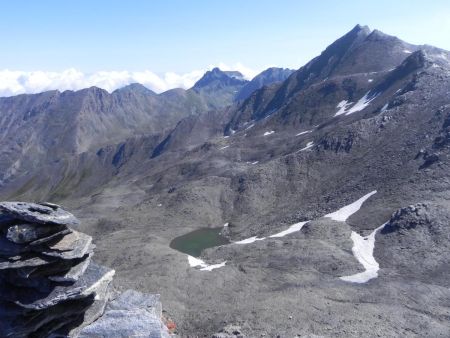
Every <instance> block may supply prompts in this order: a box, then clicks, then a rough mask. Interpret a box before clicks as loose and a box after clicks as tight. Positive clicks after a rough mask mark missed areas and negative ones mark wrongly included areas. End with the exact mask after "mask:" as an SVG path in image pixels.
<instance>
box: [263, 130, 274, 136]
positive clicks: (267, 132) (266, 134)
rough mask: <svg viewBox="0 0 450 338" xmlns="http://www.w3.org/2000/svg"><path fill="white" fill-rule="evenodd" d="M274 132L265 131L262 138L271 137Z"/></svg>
mask: <svg viewBox="0 0 450 338" xmlns="http://www.w3.org/2000/svg"><path fill="white" fill-rule="evenodd" d="M274 132H275V131H274V130H271V131H266V132H265V133H264V135H263V136H268V135H272V134H273V133H274Z"/></svg>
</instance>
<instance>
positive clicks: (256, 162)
mask: <svg viewBox="0 0 450 338" xmlns="http://www.w3.org/2000/svg"><path fill="white" fill-rule="evenodd" d="M258 163H259V161H255V162H252V163H251V164H258Z"/></svg>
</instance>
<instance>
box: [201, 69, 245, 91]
mask: <svg viewBox="0 0 450 338" xmlns="http://www.w3.org/2000/svg"><path fill="white" fill-rule="evenodd" d="M246 82H248V81H246V80H244V76H243V75H242V74H241V73H240V72H237V71H222V70H220V69H219V68H218V67H216V68H213V69H212V70H210V71H207V72H206V73H205V75H203V77H202V78H201V79H200V80H198V81H197V82H196V83H195V85H194V87H193V88H194V89H202V88H205V87H209V86H214V85H222V86H235V85H243V84H245V83H246Z"/></svg>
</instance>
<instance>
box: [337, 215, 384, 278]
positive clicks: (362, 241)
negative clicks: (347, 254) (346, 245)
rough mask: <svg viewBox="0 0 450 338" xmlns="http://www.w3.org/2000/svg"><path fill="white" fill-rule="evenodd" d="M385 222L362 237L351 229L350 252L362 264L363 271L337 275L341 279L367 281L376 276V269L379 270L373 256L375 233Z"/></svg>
mask: <svg viewBox="0 0 450 338" xmlns="http://www.w3.org/2000/svg"><path fill="white" fill-rule="evenodd" d="M385 224H386V223H385ZM385 224H383V225H382V226H380V227H378V228H376V229H375V230H374V231H372V233H370V235H369V236H366V237H362V236H361V235H359V234H357V233H356V232H354V231H352V234H351V239H352V241H353V247H352V252H353V255H354V256H355V258H356V259H357V260H358V262H359V263H361V264H362V266H363V267H364V269H365V271H363V272H359V273H356V274H354V275H350V276H342V277H339V278H340V279H341V280H343V281H345V282H351V283H367V282H368V281H369V280H371V279H373V278H377V277H378V270H380V265H379V264H378V262H377V261H376V260H375V257H374V256H373V250H374V248H375V236H376V234H377V231H378V230H381V229H382V228H383V227H384V226H385Z"/></svg>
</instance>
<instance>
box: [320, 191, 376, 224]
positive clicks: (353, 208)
mask: <svg viewBox="0 0 450 338" xmlns="http://www.w3.org/2000/svg"><path fill="white" fill-rule="evenodd" d="M376 193H377V191H376V190H374V191H371V192H369V193H368V194H367V195H364V196H363V197H361V198H360V199H359V200H357V201H355V202H353V203H351V204H349V205H346V206H345V207H342V208H340V209H339V210H337V211H335V212H332V213H330V214H326V215H325V216H324V217H328V218H331V219H332V220H334V221H339V222H345V221H346V220H347V219H348V218H349V217H350V216H351V215H353V214H354V213H355V212H357V211H358V210H359V209H361V206H362V205H363V203H364V202H365V201H367V200H368V199H369V197H370V196H372V195H374V194H376Z"/></svg>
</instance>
